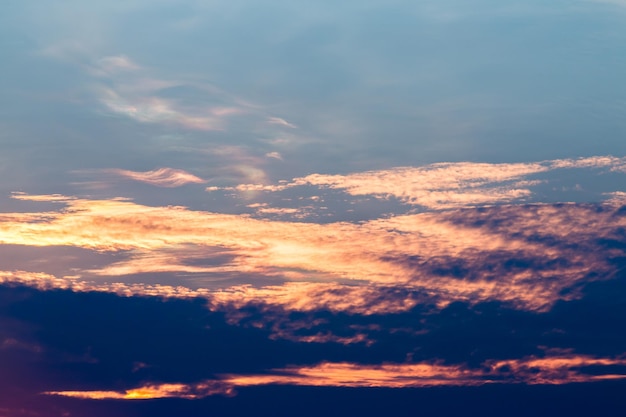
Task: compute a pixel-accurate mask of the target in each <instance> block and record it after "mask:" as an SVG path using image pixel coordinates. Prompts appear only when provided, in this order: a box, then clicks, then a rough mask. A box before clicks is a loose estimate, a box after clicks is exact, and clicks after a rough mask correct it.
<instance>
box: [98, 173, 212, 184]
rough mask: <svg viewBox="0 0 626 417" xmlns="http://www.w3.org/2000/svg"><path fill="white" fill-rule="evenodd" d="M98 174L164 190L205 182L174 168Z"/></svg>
mask: <svg viewBox="0 0 626 417" xmlns="http://www.w3.org/2000/svg"><path fill="white" fill-rule="evenodd" d="M99 172H102V173H104V174H109V175H113V176H117V177H120V178H125V179H129V180H134V181H139V182H144V183H146V184H150V185H155V186H157V187H166V188H173V187H180V186H183V185H187V184H202V183H204V182H206V181H205V180H203V179H202V178H200V177H197V176H195V175H193V174H191V173H189V172H187V171H184V170H182V169H174V168H159V169H155V170H152V171H144V172H137V171H130V170H126V169H115V168H110V169H104V170H101V171H99Z"/></svg>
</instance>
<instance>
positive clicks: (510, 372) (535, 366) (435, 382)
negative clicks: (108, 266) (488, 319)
mask: <svg viewBox="0 0 626 417" xmlns="http://www.w3.org/2000/svg"><path fill="white" fill-rule="evenodd" d="M624 365H626V359H624V358H622V357H616V358H598V357H593V356H589V355H573V354H561V355H550V356H546V357H541V358H538V357H525V358H521V359H510V360H489V361H485V362H484V363H483V364H482V365H481V367H480V368H470V367H467V366H465V365H445V364H442V363H436V362H435V363H406V364H391V363H386V364H382V365H362V364H356V363H348V362H340V363H332V362H323V363H320V364H318V365H315V366H302V367H298V366H291V367H287V368H283V369H274V370H272V371H270V372H267V373H263V374H256V375H236V374H229V375H222V377H221V378H220V379H217V380H206V381H203V382H200V383H197V384H148V385H145V386H142V387H139V388H134V389H130V390H126V391H124V392H117V391H49V392H45V393H44V394H47V395H58V396H66V397H74V398H83V399H92V400H104V399H116V400H138V399H155V398H172V397H177V398H184V399H197V398H203V397H207V396H210V395H217V394H221V395H234V393H235V388H237V387H250V386H260V385H300V386H316V387H351V388H422V387H433V386H477V385H484V384H520V383H523V384H531V385H535V384H543V385H562V384H568V383H581V382H594V381H601V380H610V379H624V378H626V375H624V374H619V373H613V372H611V371H610V369H611V367H614V366H624ZM585 367H596V368H600V369H602V368H606V369H607V371H605V372H602V371H600V372H598V371H595V372H593V373H585V372H584V371H583V370H581V368H585Z"/></svg>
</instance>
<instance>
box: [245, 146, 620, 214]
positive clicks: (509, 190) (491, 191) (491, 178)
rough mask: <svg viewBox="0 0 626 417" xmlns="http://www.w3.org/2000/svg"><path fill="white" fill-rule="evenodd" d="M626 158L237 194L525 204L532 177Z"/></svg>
mask: <svg viewBox="0 0 626 417" xmlns="http://www.w3.org/2000/svg"><path fill="white" fill-rule="evenodd" d="M624 166H626V158H617V157H612V156H598V157H588V158H579V159H561V160H551V161H543V162H536V163H501V164H490V163H475V162H456V163H436V164H431V165H426V166H422V167H398V168H391V169H385V170H377V171H366V172H359V173H352V174H347V175H324V174H311V175H307V176H305V177H299V178H294V179H293V180H291V181H286V182H283V183H280V184H277V185H257V184H240V185H239V186H237V187H235V188H234V189H237V190H248V189H258V190H262V191H272V192H277V191H283V190H286V189H288V188H293V187H300V186H315V187H319V188H331V189H337V190H344V191H345V192H346V193H348V194H350V195H353V196H375V197H378V198H388V197H394V198H397V199H399V200H400V201H402V202H404V203H407V204H411V205H417V206H422V207H425V208H429V209H435V210H442V209H454V208H462V207H474V206H483V205H492V204H503V203H512V202H523V201H524V200H525V199H527V198H528V197H530V196H531V195H532V192H531V190H530V188H529V187H531V186H535V185H538V184H540V183H541V181H540V180H537V179H528V178H529V177H531V176H536V175H539V174H545V173H548V172H550V171H554V170H558V169H601V168H608V169H609V170H610V171H613V172H624V169H623V167H624Z"/></svg>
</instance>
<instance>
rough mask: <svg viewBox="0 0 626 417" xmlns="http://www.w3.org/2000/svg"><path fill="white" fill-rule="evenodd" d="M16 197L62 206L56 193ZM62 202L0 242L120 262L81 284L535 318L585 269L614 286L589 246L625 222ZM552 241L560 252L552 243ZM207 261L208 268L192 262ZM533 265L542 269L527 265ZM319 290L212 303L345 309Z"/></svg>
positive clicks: (543, 215) (580, 212)
mask: <svg viewBox="0 0 626 417" xmlns="http://www.w3.org/2000/svg"><path fill="white" fill-rule="evenodd" d="M16 197H17V198H20V199H29V198H32V199H33V200H36V201H39V200H44V201H57V202H58V201H61V197H60V196H35V197H29V196H25V195H18V196H16ZM64 204H65V205H66V207H65V208H64V209H62V210H59V211H54V212H42V213H8V214H5V215H3V216H2V218H0V243H4V244H19V245H31V246H48V245H68V246H77V247H82V248H88V249H93V250H98V251H126V254H127V255H128V259H125V260H122V261H119V262H116V263H113V264H109V265H107V266H105V267H102V268H99V269H93V270H82V271H77V273H78V274H82V275H92V276H93V275H100V276H123V275H128V274H137V273H145V272H164V271H172V272H175V271H180V272H189V273H205V274H212V273H216V274H232V275H237V276H241V275H242V274H247V275H251V276H264V277H275V278H280V279H286V280H290V281H295V282H297V283H310V282H317V283H320V284H330V285H335V284H337V283H344V284H347V283H350V282H351V283H353V286H354V287H359V289H358V290H354V289H349V290H347V289H346V288H348V287H341V290H340V291H339V292H342V291H347V292H351V294H352V295H353V296H356V299H357V300H358V299H359V297H360V296H363V297H362V299H364V300H371V299H372V298H373V297H371V296H370V295H371V294H373V293H375V292H377V291H378V292H380V291H381V290H383V291H382V292H383V293H384V289H385V288H391V287H396V288H400V289H403V290H407V291H421V292H423V293H425V294H427V295H429V296H430V297H433V299H435V300H437V302H438V303H439V304H440V305H446V304H447V303H449V302H452V301H467V302H470V303H475V302H481V301H485V300H499V301H504V302H509V303H511V304H512V305H515V306H517V307H518V308H523V309H531V310H546V309H548V308H549V307H550V306H551V305H552V304H553V303H554V302H556V301H557V300H560V299H572V298H575V297H576V296H577V294H576V293H575V292H569V293H567V294H566V293H565V292H564V291H563V290H564V289H567V288H572V287H576V285H577V283H579V282H580V281H582V280H588V279H590V278H589V276H590V272H594V273H595V274H596V275H598V274H599V275H598V276H600V277H602V276H604V278H610V271H611V270H612V269H611V267H610V265H608V264H607V263H606V261H605V259H606V256H608V252H606V251H603V252H598V251H596V250H595V246H594V245H596V242H597V239H598V238H600V237H602V236H609V235H610V234H611V233H612V231H613V230H615V229H616V228H619V227H623V226H625V225H626V219H625V218H624V217H623V216H614V215H613V212H614V211H615V210H616V209H617V208H616V207H615V206H608V205H607V206H605V207H606V209H604V210H603V211H601V212H597V211H596V210H595V209H594V208H592V207H586V206H581V205H573V204H572V205H560V206H550V205H533V206H524V207H515V206H510V207H494V208H491V209H485V210H482V211H476V210H462V211H447V212H442V213H422V214H415V215H406V216H397V217H391V218H388V219H379V220H373V221H369V222H362V223H345V222H338V223H329V224H312V223H293V222H284V221H268V220H259V219H253V218H250V217H247V216H241V215H228V214H216V213H210V212H199V211H191V210H188V209H185V208H182V207H149V206H143V205H139V204H135V203H133V202H130V201H124V200H120V199H117V200H84V199H67V200H65V201H64ZM489 222H492V223H493V224H490V223H489ZM555 240H556V241H558V242H560V244H559V245H554V244H553V243H552V242H554V241H555ZM544 241H545V242H547V243H543V242H544ZM568 242H575V243H576V245H569V244H568ZM221 254H227V255H228V256H226V257H220V256H219V255H221ZM211 257H214V260H213V261H212V262H210V263H209V264H206V263H204V264H202V265H198V264H197V263H194V262H193V261H194V259H202V260H206V259H207V258H211ZM511 259H513V260H520V261H519V262H518V265H517V266H516V264H513V266H511V264H510V262H509V263H507V261H510V260H511ZM533 262H534V263H535V264H536V263H540V264H537V265H534V266H533V265H532V263H533ZM449 264H450V265H454V264H460V265H461V266H462V269H464V270H465V271H466V272H464V275H461V276H455V275H454V274H453V273H452V272H448V269H449V266H448V265H449ZM524 265H527V266H524ZM447 268H448V269H447ZM602 274H604V275H602ZM250 284H254V281H251V282H250ZM323 288H324V287H323V285H320V286H315V285H309V286H307V285H298V284H294V285H286V286H283V287H281V288H277V287H267V288H254V287H253V286H250V287H236V288H233V289H230V290H228V289H227V290H226V291H224V292H223V293H219V294H217V295H215V300H216V302H218V303H222V304H224V303H226V301H225V300H226V299H227V298H229V300H230V301H229V302H232V303H233V304H234V305H235V304H237V303H240V302H242V301H244V300H248V301H254V300H260V299H264V300H267V302H268V303H269V304H273V303H274V304H279V305H285V306H289V308H296V309H297V308H300V307H298V306H304V305H306V304H307V303H310V304H311V305H316V306H328V307H329V308H331V309H332V308H333V307H331V306H330V305H331V304H332V305H342V302H341V300H339V299H338V297H334V296H333V295H332V293H333V291H334V289H332V288H330V287H329V288H325V289H323ZM322 291H325V294H322ZM366 294H368V295H367V296H365V295H366ZM298 299H299V300H302V301H297V300H298ZM325 300H332V301H325ZM415 302H416V301H415V299H413V298H411V297H410V296H409V297H407V298H406V299H405V300H402V301H401V302H400V303H399V304H397V303H396V304H390V305H392V306H393V307H392V308H391V309H397V308H399V307H398V306H402V307H401V308H405V309H408V308H411V307H413V306H414V305H415ZM383 304H385V303H381V305H383ZM359 306H361V307H359ZM364 306H368V307H367V308H371V309H372V311H377V309H379V308H382V309H389V308H390V307H388V306H386V307H381V306H380V305H379V306H376V305H374V304H368V303H367V302H364V303H362V304H360V303H359V302H357V303H355V304H354V305H353V308H354V309H356V310H359V309H360V308H361V309H363V308H365V307H364Z"/></svg>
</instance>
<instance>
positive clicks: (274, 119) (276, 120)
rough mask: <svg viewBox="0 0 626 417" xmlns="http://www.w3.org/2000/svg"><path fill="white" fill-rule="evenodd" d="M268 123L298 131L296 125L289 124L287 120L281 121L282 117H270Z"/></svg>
mask: <svg viewBox="0 0 626 417" xmlns="http://www.w3.org/2000/svg"><path fill="white" fill-rule="evenodd" d="M267 123H269V124H272V125H279V126H285V127H289V128H291V129H297V126H296V125H293V124H291V123H289V122H288V121H286V120H285V119H281V118H280V117H270V118H268V119H267Z"/></svg>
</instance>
